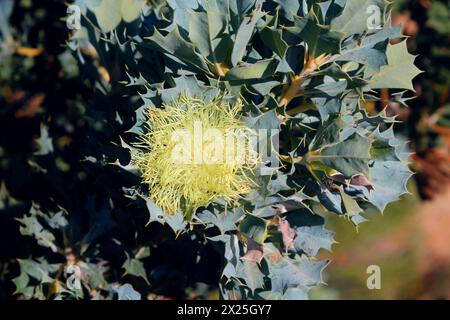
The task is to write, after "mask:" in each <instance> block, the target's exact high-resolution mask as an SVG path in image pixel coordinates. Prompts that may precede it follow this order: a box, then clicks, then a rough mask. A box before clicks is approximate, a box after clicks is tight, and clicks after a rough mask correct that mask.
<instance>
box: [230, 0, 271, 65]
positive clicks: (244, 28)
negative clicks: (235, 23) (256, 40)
mask: <svg viewBox="0 0 450 320" xmlns="http://www.w3.org/2000/svg"><path fill="white" fill-rule="evenodd" d="M261 6H262V1H259V2H258V4H257V5H256V8H255V9H254V10H253V12H252V13H251V15H250V16H248V17H245V18H244V19H243V21H242V23H241V25H240V26H239V29H238V31H237V33H236V40H235V41H234V47H233V51H232V53H231V63H232V64H233V66H237V65H238V64H239V63H240V62H242V58H243V56H244V54H245V52H246V48H247V45H248V43H249V41H250V39H251V37H252V36H253V33H254V32H255V26H256V23H257V22H258V20H259V19H260V18H261V17H262V16H263V13H262V11H261Z"/></svg>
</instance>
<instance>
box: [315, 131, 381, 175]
mask: <svg viewBox="0 0 450 320" xmlns="http://www.w3.org/2000/svg"><path fill="white" fill-rule="evenodd" d="M371 144H372V142H371V140H370V139H368V138H366V137H363V136H361V135H360V134H358V133H354V134H353V135H351V136H350V137H349V138H348V139H346V140H345V141H342V142H337V143H335V144H331V145H326V146H322V147H321V149H319V150H318V152H317V154H313V155H308V160H307V161H308V162H310V163H311V162H320V163H322V164H323V165H325V166H326V167H328V168H331V169H334V170H337V171H338V172H339V173H342V174H343V175H344V176H345V177H346V178H351V177H352V176H354V175H357V174H363V175H364V176H366V177H368V178H369V177H370V173H369V161H370V160H371V156H370V152H369V151H370V147H371Z"/></svg>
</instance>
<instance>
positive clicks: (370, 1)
mask: <svg viewBox="0 0 450 320" xmlns="http://www.w3.org/2000/svg"><path fill="white" fill-rule="evenodd" d="M370 6H377V7H378V8H379V9H380V14H381V19H383V15H384V12H385V7H386V2H385V1H384V0H347V1H346V3H345V6H344V10H343V11H342V13H341V15H340V16H338V17H336V18H334V19H333V20H331V29H332V30H335V31H338V32H341V33H342V34H343V35H344V36H345V37H348V36H351V35H353V34H361V33H363V32H365V31H370V30H368V28H367V22H368V21H369V18H370V16H371V14H372V13H371V12H368V8H369V7H370ZM380 22H381V23H383V21H382V20H381V21H380Z"/></svg>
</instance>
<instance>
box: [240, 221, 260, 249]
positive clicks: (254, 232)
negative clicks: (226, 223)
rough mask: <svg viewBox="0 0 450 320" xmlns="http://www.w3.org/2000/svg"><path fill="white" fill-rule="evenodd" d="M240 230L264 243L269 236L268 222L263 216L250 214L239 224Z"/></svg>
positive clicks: (254, 239) (256, 240)
mask: <svg viewBox="0 0 450 320" xmlns="http://www.w3.org/2000/svg"><path fill="white" fill-rule="evenodd" d="M239 232H240V233H242V234H243V235H244V236H245V237H248V238H250V239H252V240H253V241H254V242H256V243H257V244H260V245H262V244H263V243H264V241H265V240H266V238H267V222H266V220H264V219H262V218H259V217H256V216H253V215H250V214H248V215H246V216H245V218H244V220H242V222H241V223H240V224H239Z"/></svg>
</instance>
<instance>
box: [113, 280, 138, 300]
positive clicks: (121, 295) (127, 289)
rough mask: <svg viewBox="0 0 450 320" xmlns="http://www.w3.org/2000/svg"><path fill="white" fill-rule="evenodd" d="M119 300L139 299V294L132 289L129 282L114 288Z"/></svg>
mask: <svg viewBox="0 0 450 320" xmlns="http://www.w3.org/2000/svg"><path fill="white" fill-rule="evenodd" d="M115 291H116V292H117V294H118V299H119V300H141V294H140V293H139V292H137V291H136V290H134V288H133V286H132V285H131V284H128V283H126V284H124V285H122V286H120V287H119V288H118V289H115Z"/></svg>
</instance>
